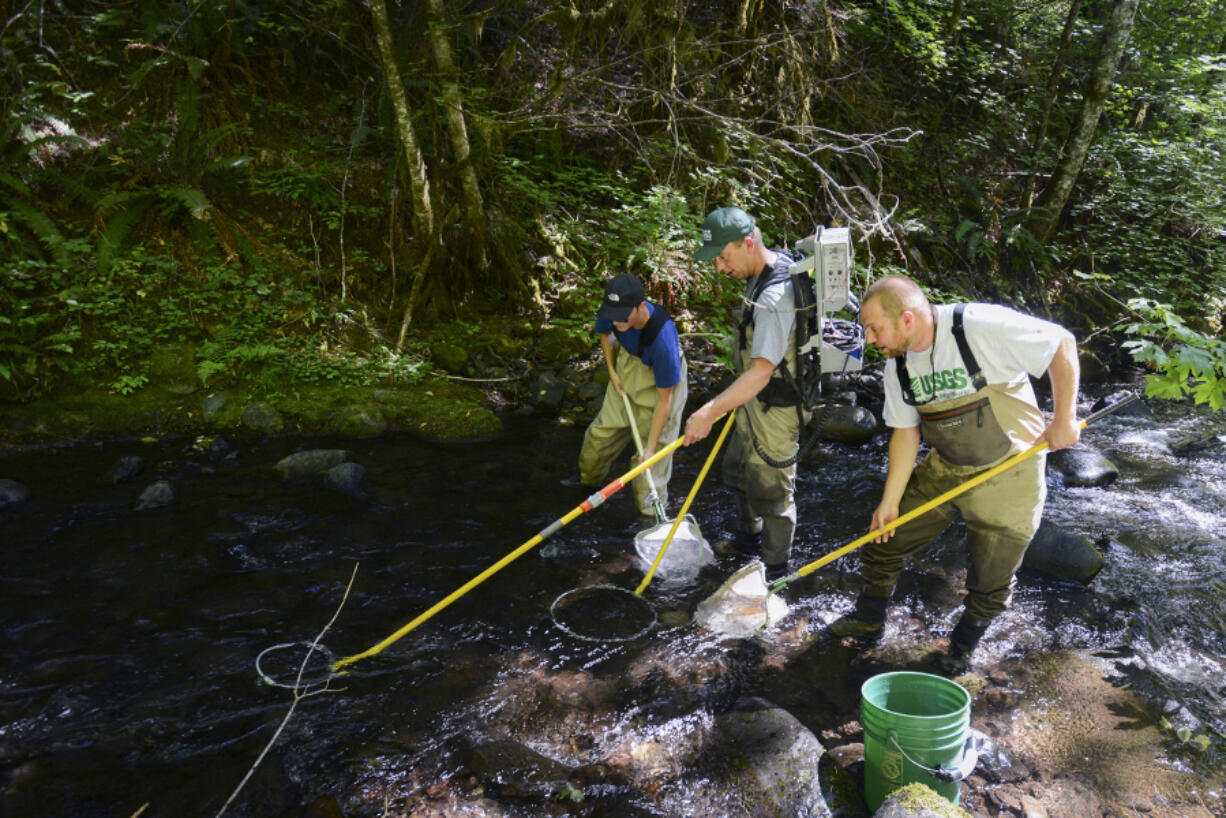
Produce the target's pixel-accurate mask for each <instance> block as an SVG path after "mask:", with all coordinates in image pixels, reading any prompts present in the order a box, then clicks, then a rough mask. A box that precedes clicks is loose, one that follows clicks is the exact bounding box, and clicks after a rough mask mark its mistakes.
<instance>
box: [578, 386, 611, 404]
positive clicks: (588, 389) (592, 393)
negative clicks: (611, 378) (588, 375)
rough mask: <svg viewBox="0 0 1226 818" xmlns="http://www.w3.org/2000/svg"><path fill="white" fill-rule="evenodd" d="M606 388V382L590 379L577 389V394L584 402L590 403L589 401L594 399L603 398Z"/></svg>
mask: <svg viewBox="0 0 1226 818" xmlns="http://www.w3.org/2000/svg"><path fill="white" fill-rule="evenodd" d="M605 388H606V387H605V385H604V384H601V383H596V382H595V381H590V382H588V383H585V384H583V385H582V386H580V387H579V389H578V390H576V392H575V396H576V397H577V398H579V400H580V401H582V402H583V403H588V402H589V401H593V400H603V399H604V393H605Z"/></svg>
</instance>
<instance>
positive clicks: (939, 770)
mask: <svg viewBox="0 0 1226 818" xmlns="http://www.w3.org/2000/svg"><path fill="white" fill-rule="evenodd" d="M889 738H890V743H891V744H893V745H894V749H895V750H897V751H898V752H900V753H902V757H903V758H905V759H906V760H907V761H910V762H911V763H912V764H914V765H915V766H916V767H919V768H920V769H921V770H923V771H924V772H926V773H928V775H930V776H932V777H933V778H935V779H937V780H938V781H944V782H945V783H947V784H949V783H953V782H954V781H962V780H963V779H965V778H966V777H967V776H969V775H970V774H971V772H972V771H973V770H974V769H975V765H976V764H978V763H979V751H978V750H977V749H976V748H975V747H973V746H972V738H971V737H968V738H967V739H966V743H965V744H963V745H962V758H961V759H959V760H958V763H957V765H956V766H954V767H944V766H942V767H936V768H935V769H934V768H932V767H925V766H924V765H923V764H920V763H919V762H918V761H916V760H915V759H914V758H912V757H911V756H909V755H907V751H906V750H904V749H903V748H902V745H901V744H899V743H898V738H897V734H896V733H895V732H894V731H893V730H891V731H890V732H889Z"/></svg>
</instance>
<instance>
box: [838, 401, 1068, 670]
mask: <svg viewBox="0 0 1226 818" xmlns="http://www.w3.org/2000/svg"><path fill="white" fill-rule="evenodd" d="M1010 392H1011V389H1010V388H1009V387H1007V386H993V385H988V386H985V387H984V388H982V389H980V390H979V391H978V392H976V393H974V394H973V395H969V396H966V397H962V398H958V399H955V400H952V401H945V402H941V403H934V404H930V405H925V406H922V407H918V408H919V410H920V416H921V425H922V429H923V435H924V439H925V440H926V441H929V442H930V443H931V444H932V445H933V447H934V449H935V450H934V451H932V452H930V453H929V454H928V456H927V457H925V458H924V459H923V461H921V462H920V464H919V465H918V466H916V468H915V471H914V472H913V473H912V474H911V479H910V480H909V481H908V482H907V488H906V490H905V491H904V492H903V497H902V500H901V501H900V503H899V506H898V512H899V515H900V516H901V515H903V514H906V513H907V512H909V511H911V510H912V509H915V508H917V507H919V506H921V505H923V504H924V503H926V502H927V501H929V500H931V499H933V498H935V497H939V496H940V495H941V494H943V493H944V492H946V491H948V490H950V489H952V488H955V487H957V486H958V485H960V484H962V483H964V482H966V481H967V480H969V479H970V478H972V477H974V476H975V475H976V474H978V473H980V472H982V471H984V470H986V469H989V468H991V467H992V466H994V465H996V464H997V463H999V462H1001V461H1003V460H1005V459H1006V458H1007V457H1009V456H1011V455H1013V454H1016V453H1017V452H1019V451H1022V450H1024V449H1025V448H1026V446H1027V444H1029V443H1030V442H1031V441H1033V440H1034V439H1035V438H1037V437H1038V435H1039V434H1040V433H1041V431H1042V429H1043V425H1042V414H1041V413H1040V412H1039V410H1038V409H1037V408H1036V407H1033V406H1030V405H1028V404H1026V403H1025V402H1023V401H1020V400H1018V399H1017V398H1015V397H1014V396H1013V395H1012V394H1010ZM942 452H948V453H950V454H949V457H946V456H945V455H944V454H942ZM984 457H991V460H990V461H989V462H983V458H984ZM955 459H956V461H957V464H955V462H952V460H955ZM1046 461H1047V458H1046V452H1040V453H1039V454H1038V455H1037V456H1035V457H1032V458H1029V459H1027V460H1025V461H1023V462H1022V463H1019V464H1018V465H1016V466H1014V467H1013V468H1011V469H1009V470H1007V471H1005V472H1002V473H1001V474H998V475H996V476H995V477H993V478H992V479H991V480H988V481H987V482H985V483H982V484H981V485H978V486H975V487H974V488H972V489H970V490H969V491H966V492H965V493H963V494H961V495H959V496H958V497H956V498H954V499H953V500H950V501H949V502H947V503H945V504H943V505H940V506H937V507H936V508H933V509H932V510H931V511H929V512H927V513H926V514H923V515H921V516H919V517H917V518H916V519H914V520H912V521H910V522H909V523H906V524H905V525H902V526H899V527H898V528H897V529H896V530H895V532H894V536H893V537H892V538H890V539H888V540H886V541H885V542H884V543H875V542H873V543H868V544H867V545H866V546H865V547H864V552H863V561H864V565H863V568H862V569H861V575H862V576H863V578H864V588H863V590H862V592H861V596H860V599H858V600H857V602H856V609H855V611H853V612H852V613H851V614H849V615H848V616H846V617H844V618H842V619H840V620H837V621H835V622H834V623H832V624H831V626H830V629H831V631H832V632H834V633H835V634H837V635H841V636H871V635H874V634H877V633H879V632H880V630H881V624H882V623H883V622H884V621H885V614H886V604H887V603H888V602H889V597H890V595H891V594H892V593H893V591H894V585H895V583H896V582H897V581H898V577H899V575H900V574H901V573H902V570H903V567H904V565H905V563H906V561H907V559H908V558H909V557H911V556H913V555H914V554H916V553H917V552H918V551H919V550H920V549H922V548H923V547H925V546H926V545H928V544H929V543H931V542H932V541H933V540H934V539H935V538H936V537H937V536H938V535H939V534H940V533H941V532H942V531H943V530H944V529H945V527H946V526H948V525H949V524H950V523H951V522H953V521H954V520H955V519H957V516H958V514H959V513H961V515H962V519H963V520H965V522H966V531H967V544H968V545H969V547H970V557H971V559H970V565H969V567H968V569H967V574H966V592H967V593H966V601H965V604H966V610H965V611H964V613H963V616H962V619H961V620H960V621H959V623H958V625H957V626H956V627H955V629H954V633H953V634H952V639H951V641H952V648H951V653H956V654H959V655H960V656H965V655H969V653H970V652H971V651H973V650H974V648H975V645H976V644H977V643H978V642H979V639H980V638H981V637H982V636H983V633H984V631H985V630H986V629H987V626H988V624H989V623H990V622H991V620H992V619H993V618H994V617H995V616H997V615H998V614H1000V613H1002V612H1003V611H1004V610H1005V607H1006V606H1007V605H1008V604H1009V599H1010V597H1011V596H1012V594H1013V585H1014V582H1015V574H1016V573H1017V569H1018V568H1019V567H1020V566H1021V564H1022V558H1023V557H1024V556H1025V554H1026V548H1027V546H1029V545H1030V540H1031V539H1032V538H1033V537H1034V533H1035V531H1036V530H1038V527H1039V522H1040V520H1041V519H1042V516H1043V503H1044V501H1045V500H1046V497H1047V482H1046V478H1045V471H1044V469H1045V464H1046ZM959 464H961V465H959Z"/></svg>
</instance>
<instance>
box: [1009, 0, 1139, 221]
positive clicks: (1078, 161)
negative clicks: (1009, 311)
mask: <svg viewBox="0 0 1226 818" xmlns="http://www.w3.org/2000/svg"><path fill="white" fill-rule="evenodd" d="M1140 5H1141V0H1116V2H1115V3H1114V5H1113V6H1112V8H1111V17H1110V18H1109V19H1108V20H1107V24H1106V26H1104V27H1103V33H1102V46H1101V48H1100V50H1099V54H1098V61H1097V62H1096V63H1095V65H1094V72H1093V74H1091V75H1090V81H1089V82H1088V83H1087V84H1086V91H1085V99H1084V100H1083V101H1082V104H1081V114H1080V116H1079V117H1078V119H1077V124H1076V127H1075V129H1074V131H1073V135H1072V136H1071V137H1070V138H1069V141H1068V144H1067V145H1066V146H1065V149H1064V154H1063V156H1062V157H1061V159H1060V162H1059V164H1057V165H1056V170H1055V173H1053V174H1052V177H1051V179H1050V180H1049V181H1048V183H1047V187H1046V188H1044V189H1043V193H1042V194H1041V195H1040V196H1039V199H1038V201H1037V202H1036V203H1035V207H1036V208H1037V210H1038V213H1037V214H1036V216H1035V218H1034V220H1033V221H1032V222H1031V232H1032V233H1034V235H1035V236H1036V237H1038V239H1039V240H1040V241H1047V240H1048V239H1050V238H1051V236H1052V234H1054V233H1055V232H1056V225H1057V224H1059V221H1060V214H1061V213H1062V212H1064V207H1065V205H1066V204H1068V200H1069V196H1070V195H1071V194H1072V192H1073V186H1074V185H1075V184H1076V182H1077V175H1078V174H1079V173H1081V167H1082V165H1084V164H1085V160H1086V156H1087V154H1089V152H1090V144H1091V143H1092V142H1093V141H1094V132H1095V131H1096V130H1097V128H1098V120H1099V118H1100V117H1101V116H1102V112H1103V108H1104V107H1105V105H1106V103H1107V97H1108V96H1109V95H1110V93H1111V88H1112V86H1113V84H1114V82H1115V74H1116V71H1117V70H1118V69H1119V65H1120V58H1121V56H1122V55H1123V53H1124V47H1125V46H1126V45H1127V44H1128V38H1129V37H1130V36H1131V34H1132V26H1133V22H1134V21H1135V20H1136V16H1137V7H1138V6H1140Z"/></svg>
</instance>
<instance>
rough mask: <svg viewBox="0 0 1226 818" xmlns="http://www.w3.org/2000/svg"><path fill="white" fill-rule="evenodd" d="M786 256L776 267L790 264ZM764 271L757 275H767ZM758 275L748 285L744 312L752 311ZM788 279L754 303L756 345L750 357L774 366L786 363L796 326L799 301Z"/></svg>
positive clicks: (767, 291) (773, 285)
mask: <svg viewBox="0 0 1226 818" xmlns="http://www.w3.org/2000/svg"><path fill="white" fill-rule="evenodd" d="M788 263H790V262H789V261H788V260H787V257H786V256H780V257H779V259H778V260H777V261H776V264H788ZM767 274H768V273H766V272H762V273H759V274H758V275H767ZM757 283H758V276H754V277H753V278H750V279H748V280H746V282H745V309H748V308H749V305H750V299H751V298H752V297H753V291H754V287H755V286H757ZM788 283H789V282H788V280H787V279H784V280H782V281H779V282H776V283H774V284H772V285H770V286H769V287H767V288H766V289H765V290H763V291H762V293H761V294H760V295H759V296H758V300H757V302H756V303H754V304H753V343H752V344H751V345H750V350H749V357H751V358H765V359H766V360H768V361H770V362H771V363H772V364H774V365H775V366H778V365H779V362H780V361H782V360H783V358H784V356H785V355H787V352H788V338H789V337H790V336H791V334H792V328H793V327H794V326H795V323H796V299H795V298H793V296H792V288H791V287H789V286H788Z"/></svg>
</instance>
